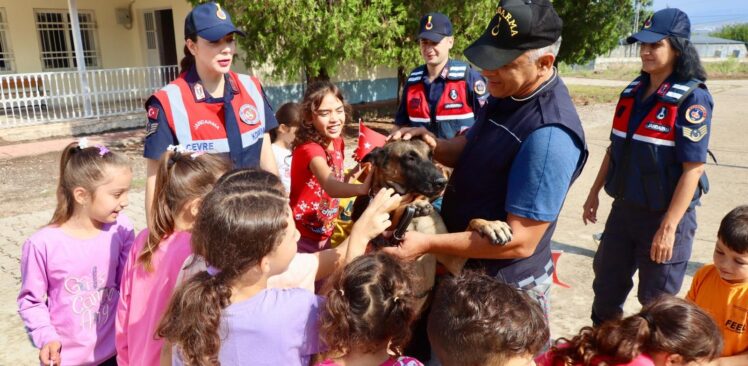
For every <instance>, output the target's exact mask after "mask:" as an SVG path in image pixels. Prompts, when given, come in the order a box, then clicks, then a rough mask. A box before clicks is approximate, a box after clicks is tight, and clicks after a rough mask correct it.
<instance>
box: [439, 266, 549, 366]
mask: <svg viewBox="0 0 748 366" xmlns="http://www.w3.org/2000/svg"><path fill="white" fill-rule="evenodd" d="M427 331H428V336H429V341H430V342H431V345H432V347H433V349H434V351H435V352H436V354H437V355H438V356H439V361H441V363H442V364H443V365H445V366H451V365H465V366H480V365H487V364H497V365H501V364H503V363H504V362H506V360H508V359H511V358H514V357H522V356H527V355H534V354H537V353H538V352H539V351H540V350H541V349H542V348H543V346H544V345H545V344H546V342H547V341H548V338H549V337H550V332H549V330H548V325H547V323H546V321H545V316H544V315H543V311H542V310H541V309H540V306H539V305H538V303H537V302H536V301H533V300H532V299H530V297H529V296H528V295H527V294H525V293H523V292H522V291H521V290H517V289H515V288H513V287H511V286H509V285H507V284H504V283H501V282H499V281H498V280H496V279H495V278H492V277H489V276H487V275H485V274H482V273H478V272H473V271H464V272H463V273H462V274H460V275H459V276H457V277H449V278H446V279H444V280H442V282H441V283H440V284H439V288H438V289H437V291H436V295H435V296H434V302H433V304H432V305H431V313H430V314H429V318H428V324H427Z"/></svg>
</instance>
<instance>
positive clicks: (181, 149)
mask: <svg viewBox="0 0 748 366" xmlns="http://www.w3.org/2000/svg"><path fill="white" fill-rule="evenodd" d="M166 150H167V151H171V152H175V153H184V152H186V151H187V149H185V148H184V146H182V145H169V146H167V147H166Z"/></svg>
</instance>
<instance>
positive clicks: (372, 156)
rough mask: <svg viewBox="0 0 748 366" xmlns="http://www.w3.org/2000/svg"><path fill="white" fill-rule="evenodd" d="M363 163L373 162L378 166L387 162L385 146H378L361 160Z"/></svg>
mask: <svg viewBox="0 0 748 366" xmlns="http://www.w3.org/2000/svg"><path fill="white" fill-rule="evenodd" d="M361 162H362V163H371V164H372V165H374V166H376V167H380V168H381V167H383V166H384V165H385V164H386V162H387V152H386V151H384V149H383V148H381V147H377V148H375V149H374V150H372V151H371V152H369V153H368V154H366V156H364V158H363V159H362V160H361Z"/></svg>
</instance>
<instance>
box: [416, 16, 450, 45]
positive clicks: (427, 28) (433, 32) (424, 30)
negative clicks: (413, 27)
mask: <svg viewBox="0 0 748 366" xmlns="http://www.w3.org/2000/svg"><path fill="white" fill-rule="evenodd" d="M451 35H452V22H450V21H449V17H447V16H446V15H444V14H442V13H428V14H426V15H424V16H423V17H422V18H421V25H420V27H419V28H418V39H421V38H423V39H428V40H429V41H434V42H441V41H442V39H444V37H448V36H451Z"/></svg>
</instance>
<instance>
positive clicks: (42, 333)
mask: <svg viewBox="0 0 748 366" xmlns="http://www.w3.org/2000/svg"><path fill="white" fill-rule="evenodd" d="M30 333H31V334H30V335H31V340H32V341H33V342H34V345H35V346H36V348H42V347H44V345H45V344H47V343H49V342H52V341H59V340H60V339H61V338H60V335H59V334H57V331H55V328H54V327H53V326H51V325H47V326H44V327H41V328H38V329H36V330H34V331H32V332H30Z"/></svg>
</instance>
